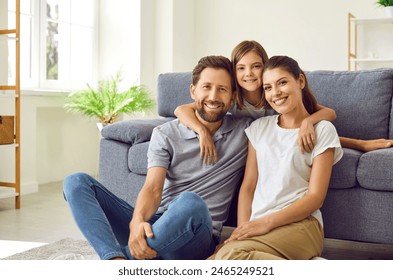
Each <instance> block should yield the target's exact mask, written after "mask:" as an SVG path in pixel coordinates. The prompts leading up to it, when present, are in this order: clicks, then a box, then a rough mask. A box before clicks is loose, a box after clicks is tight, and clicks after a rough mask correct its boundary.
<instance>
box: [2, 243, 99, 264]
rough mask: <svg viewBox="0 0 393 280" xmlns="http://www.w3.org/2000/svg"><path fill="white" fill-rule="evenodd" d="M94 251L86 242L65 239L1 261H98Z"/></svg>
mask: <svg viewBox="0 0 393 280" xmlns="http://www.w3.org/2000/svg"><path fill="white" fill-rule="evenodd" d="M98 259H99V258H98V256H97V254H96V253H95V251H94V249H93V248H92V247H91V246H90V244H89V243H88V242H87V241H86V240H77V239H73V238H65V239H61V240H59V241H56V242H54V243H50V244H47V245H43V246H40V247H36V248H33V249H30V250H27V251H25V252H21V253H18V254H15V255H12V256H8V257H6V258H3V259H1V260H98Z"/></svg>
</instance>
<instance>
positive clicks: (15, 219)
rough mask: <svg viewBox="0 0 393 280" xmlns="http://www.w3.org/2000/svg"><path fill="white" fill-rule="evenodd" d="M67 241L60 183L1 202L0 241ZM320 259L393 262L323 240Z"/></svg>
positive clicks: (69, 229)
mask: <svg viewBox="0 0 393 280" xmlns="http://www.w3.org/2000/svg"><path fill="white" fill-rule="evenodd" d="M392 234H393V233H392ZM66 237H71V238H76V239H84V237H83V235H82V234H81V233H80V232H79V229H78V228H77V226H76V225H75V223H74V220H73V218H72V216H71V213H70V211H69V209H68V205H67V203H66V202H65V201H64V199H63V194H62V183H61V182H58V183H51V184H46V185H42V186H40V190H39V192H38V193H35V194H30V195H25V196H22V200H21V209H18V210H16V209H15V208H14V198H7V199H0V240H18V241H30V242H45V243H50V242H55V241H58V240H60V239H63V238H66ZM323 257H325V258H327V259H331V260H334V259H338V260H342V259H355V260H356V259H360V260H366V259H378V260H382V259H389V260H393V245H381V244H368V243H361V242H351V241H342V240H334V239H326V240H325V249H324V253H323Z"/></svg>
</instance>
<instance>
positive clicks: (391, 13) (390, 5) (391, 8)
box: [377, 0, 393, 17]
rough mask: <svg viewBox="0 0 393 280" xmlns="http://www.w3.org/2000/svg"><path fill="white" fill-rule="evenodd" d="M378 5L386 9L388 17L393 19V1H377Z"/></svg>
mask: <svg viewBox="0 0 393 280" xmlns="http://www.w3.org/2000/svg"><path fill="white" fill-rule="evenodd" d="M377 5H378V6H381V7H384V9H385V13H386V15H387V16H388V17H393V0H377Z"/></svg>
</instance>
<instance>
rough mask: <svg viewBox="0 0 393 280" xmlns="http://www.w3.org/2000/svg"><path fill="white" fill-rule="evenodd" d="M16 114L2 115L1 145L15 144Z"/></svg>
mask: <svg viewBox="0 0 393 280" xmlns="http://www.w3.org/2000/svg"><path fill="white" fill-rule="evenodd" d="M14 139H15V136H14V116H0V145H4V144H14Z"/></svg>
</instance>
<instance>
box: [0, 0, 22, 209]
mask: <svg viewBox="0 0 393 280" xmlns="http://www.w3.org/2000/svg"><path fill="white" fill-rule="evenodd" d="M8 3H10V2H9V1H8ZM0 38H1V39H2V40H3V39H5V40H15V82H13V83H12V85H0V91H4V92H3V93H0V97H13V98H14V100H15V102H14V103H15V112H14V114H13V115H14V117H15V132H14V133H15V140H14V143H13V144H4V145H0V148H1V147H11V148H13V149H15V167H14V168H15V181H14V182H13V183H7V182H0V198H8V197H15V208H16V209H19V208H20V195H19V194H20V98H19V97H20V40H19V38H20V0H15V29H3V30H0ZM5 91H14V92H12V93H7V92H5ZM0 115H1V112H0ZM3 160H4V161H7V159H3Z"/></svg>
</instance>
